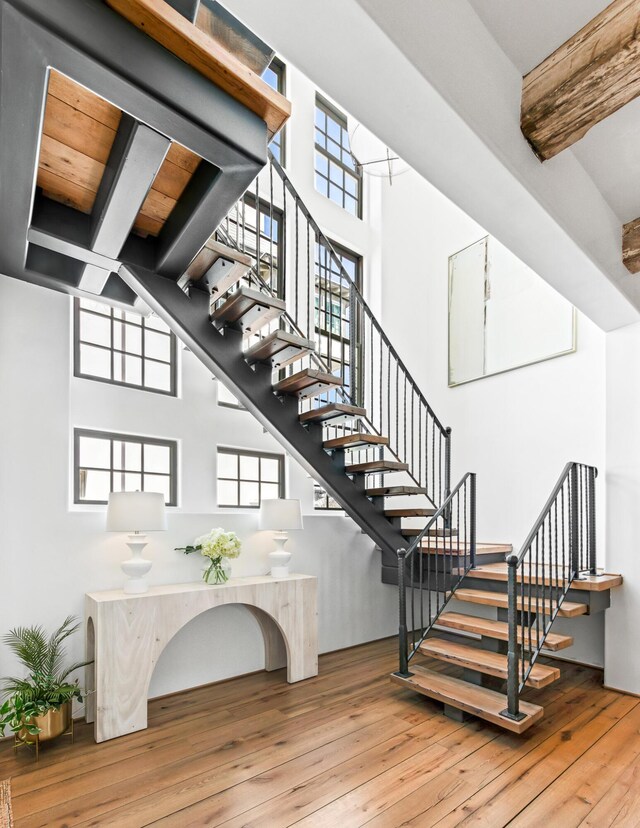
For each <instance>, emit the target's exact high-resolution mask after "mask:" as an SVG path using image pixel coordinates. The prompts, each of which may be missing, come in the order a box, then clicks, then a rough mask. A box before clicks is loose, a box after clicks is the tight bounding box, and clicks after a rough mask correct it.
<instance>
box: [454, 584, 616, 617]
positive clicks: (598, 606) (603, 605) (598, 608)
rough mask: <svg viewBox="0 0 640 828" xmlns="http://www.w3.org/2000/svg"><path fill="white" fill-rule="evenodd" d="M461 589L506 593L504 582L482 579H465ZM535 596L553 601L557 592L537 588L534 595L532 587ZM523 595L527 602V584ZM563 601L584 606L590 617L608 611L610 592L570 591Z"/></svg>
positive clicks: (533, 590)
mask: <svg viewBox="0 0 640 828" xmlns="http://www.w3.org/2000/svg"><path fill="white" fill-rule="evenodd" d="M462 588H463V589H479V590H485V591H487V592H499V593H500V594H502V595H506V593H507V583H506V581H495V580H489V579H487V580H485V579H484V578H465V579H464V580H463V582H462ZM518 594H520V590H518ZM536 594H537V595H538V597H539V598H540V599H542V598H547V599H548V598H551V599H552V600H554V601H555V597H556V594H557V591H556V590H555V589H552V590H551V592H550V590H549V587H548V586H547V587H544V588H538V591H537V593H536V588H535V587H533V586H532V587H531V595H532V596H533V597H534V598H535V596H536ZM524 595H525V600H527V596H528V595H529V585H528V584H525V585H524ZM565 600H566V601H573V602H575V603H576V604H586V605H587V606H588V607H589V615H592V614H593V613H594V612H604V610H606V609H609V607H610V606H611V591H610V590H603V591H602V592H594V591H586V590H577V589H570V590H569V592H568V593H567V595H566V597H565Z"/></svg>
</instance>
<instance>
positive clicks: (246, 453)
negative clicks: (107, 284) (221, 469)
mask: <svg viewBox="0 0 640 828" xmlns="http://www.w3.org/2000/svg"><path fill="white" fill-rule="evenodd" d="M220 454H233V455H236V456H237V457H238V477H237V479H236V478H233V477H220V475H219V474H217V473H216V499H217V496H218V485H217V484H218V481H220V480H224V481H226V482H233V483H237V485H238V502H237V503H220V501H218V508H219V509H259V508H260V503H261V502H262V483H263V482H264V483H268V484H271V485H274V481H273V480H264V481H262V480H261V478H260V475H261V471H262V467H261V465H260V463H258V480H243V479H242V478H241V477H240V459H239V458H240V457H256V458H258V460H261V459H265V460H277V461H278V483H277V485H278V497H279V498H283V497H284V496H285V464H284V454H278V453H275V452H271V451H259V450H255V451H254V450H252V449H239V448H232V447H230V446H218V447H217V452H216V460H217V457H218V455H220ZM216 471H217V463H216ZM241 483H257V484H258V497H259V501H260V502H259V503H258V505H257V506H252V505H243V504H241V503H240V484H241Z"/></svg>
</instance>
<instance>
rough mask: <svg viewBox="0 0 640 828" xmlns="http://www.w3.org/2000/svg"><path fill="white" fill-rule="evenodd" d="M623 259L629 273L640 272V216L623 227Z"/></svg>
mask: <svg viewBox="0 0 640 828" xmlns="http://www.w3.org/2000/svg"><path fill="white" fill-rule="evenodd" d="M622 261H623V262H624V265H625V267H626V268H627V270H628V271H629V273H640V218H637V219H634V220H633V221H630V222H628V223H627V224H625V225H624V226H623V228H622Z"/></svg>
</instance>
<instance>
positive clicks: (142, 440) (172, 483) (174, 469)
mask: <svg viewBox="0 0 640 828" xmlns="http://www.w3.org/2000/svg"><path fill="white" fill-rule="evenodd" d="M81 437H89V438H93V439H98V440H109V441H110V446H109V452H110V456H109V459H110V465H109V468H108V469H103V468H97V467H94V466H80V438H81ZM114 442H126V443H138V444H140V445H141V446H142V451H141V460H140V471H139V472H138V471H137V470H134V471H132V472H131V473H133V474H138V473H139V474H140V475H141V479H142V482H143V483H144V476H145V474H146V475H154V474H156V475H157V476H158V477H166V476H167V475H165V474H160V473H159V472H145V470H144V446H145V444H146V445H153V446H165V447H167V448H168V449H169V458H170V459H169V502H168V503H166V504H165V505H166V506H177V505H178V441H177V440H171V439H163V438H161V437H147V436H142V435H139V434H123V433H121V432H117V431H103V430H99V429H92V428H74V430H73V502H74V505H78V506H83V505H90V506H91V505H94V506H106V504H107V503H108V501H107V500H86V499H80V470H81V469H95V470H96V471H101V472H104V471H108V472H109V473H110V475H111V485H112V486H113V475H114V474H115V473H118V472H122V470H119V469H114V460H113V443H114ZM125 473H126V471H125ZM111 491H113V488H112V489H111ZM142 491H145V489H142Z"/></svg>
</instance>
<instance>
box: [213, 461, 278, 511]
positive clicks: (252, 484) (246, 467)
mask: <svg viewBox="0 0 640 828" xmlns="http://www.w3.org/2000/svg"><path fill="white" fill-rule="evenodd" d="M278 497H284V455H282V454H268V453H267V452H263V451H241V450H239V449H228V448H219V449H218V506H232V507H236V508H241V509H257V508H258V507H259V506H260V502H261V500H262V498H267V499H269V498H278Z"/></svg>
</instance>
